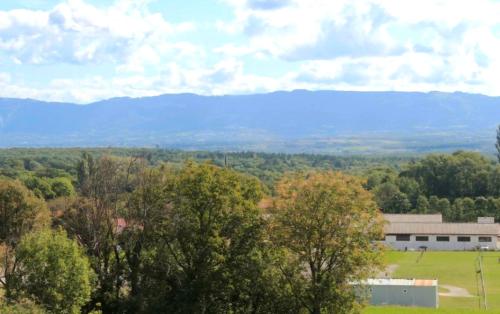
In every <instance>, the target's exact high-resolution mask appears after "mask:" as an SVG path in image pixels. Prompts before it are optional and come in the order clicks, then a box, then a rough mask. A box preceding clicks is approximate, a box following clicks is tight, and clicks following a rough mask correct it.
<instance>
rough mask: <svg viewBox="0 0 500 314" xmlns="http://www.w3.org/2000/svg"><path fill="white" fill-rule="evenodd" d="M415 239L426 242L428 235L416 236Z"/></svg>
mask: <svg viewBox="0 0 500 314" xmlns="http://www.w3.org/2000/svg"><path fill="white" fill-rule="evenodd" d="M415 240H417V241H422V242H427V241H429V237H428V236H416V238H415Z"/></svg>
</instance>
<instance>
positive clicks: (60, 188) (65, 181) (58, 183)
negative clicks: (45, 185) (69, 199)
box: [50, 177, 75, 197]
mask: <svg viewBox="0 0 500 314" xmlns="http://www.w3.org/2000/svg"><path fill="white" fill-rule="evenodd" d="M50 187H51V189H52V191H53V192H54V194H55V197H62V196H72V195H74V194H75V188H74V187H73V184H72V183H71V180H70V179H69V178H63V177H60V178H54V179H52V180H50Z"/></svg>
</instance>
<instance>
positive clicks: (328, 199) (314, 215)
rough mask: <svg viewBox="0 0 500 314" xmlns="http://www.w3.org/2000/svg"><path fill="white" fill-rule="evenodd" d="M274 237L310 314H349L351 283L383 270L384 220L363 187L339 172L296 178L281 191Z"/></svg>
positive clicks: (296, 292) (296, 295) (286, 274)
mask: <svg viewBox="0 0 500 314" xmlns="http://www.w3.org/2000/svg"><path fill="white" fill-rule="evenodd" d="M277 193H278V196H277V199H276V211H275V212H274V219H273V221H274V225H273V228H272V231H271V232H272V235H273V239H274V242H275V243H276V245H277V246H278V248H282V249H284V250H285V251H286V254H287V257H288V260H287V263H286V265H284V266H283V267H282V275H283V276H284V277H285V278H286V279H287V281H288V282H289V283H290V285H291V289H292V291H293V296H294V298H295V299H296V301H297V302H298V303H300V304H301V306H303V307H304V308H305V309H307V311H308V312H309V313H313V314H319V313H326V312H327V313H349V312H351V311H352V309H353V308H355V306H356V303H357V302H356V301H357V300H356V296H355V293H354V290H353V288H352V285H351V282H356V281H360V280H362V279H365V278H367V276H368V275H370V274H372V272H373V271H375V270H376V269H377V267H378V266H379V265H380V256H381V254H380V253H381V251H380V248H379V247H377V246H376V245H374V244H373V240H375V239H379V238H380V237H381V236H382V223H381V217H380V216H379V214H378V210H377V207H376V204H375V202H374V201H373V198H372V195H371V193H369V192H367V191H366V190H364V189H363V187H362V182H361V181H360V180H359V179H357V178H354V177H350V176H347V175H344V174H341V173H338V172H324V173H311V174H307V175H305V176H304V175H302V174H296V175H291V176H288V177H285V178H284V179H283V180H282V181H280V183H279V184H278V187H277Z"/></svg>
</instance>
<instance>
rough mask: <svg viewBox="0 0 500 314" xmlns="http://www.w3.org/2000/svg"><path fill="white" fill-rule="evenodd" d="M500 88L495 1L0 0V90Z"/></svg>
mask: <svg viewBox="0 0 500 314" xmlns="http://www.w3.org/2000/svg"><path fill="white" fill-rule="evenodd" d="M293 89H310V90H317V89H337V90H400V91H431V90H440V91H464V92H474V93H483V94H488V95H500V1H494V0H474V1H471V0H432V1H431V0H418V1H417V0H412V1H401V0H371V1H370V0H366V1H365V0H346V1H343V0H335V1H333V0H314V1H312V0H182V1H179V0H18V1H0V97H22V98H35V99H43V100H57V101H72V102H78V103H88V102H91V101H95V100H99V99H104V98H109V97H116V96H132V97H137V96H146V95H157V94H162V93H179V92H194V93H198V94H205V95H220V94H242V93H255V92H267V91H274V90H293Z"/></svg>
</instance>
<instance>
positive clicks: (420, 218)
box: [384, 214, 443, 223]
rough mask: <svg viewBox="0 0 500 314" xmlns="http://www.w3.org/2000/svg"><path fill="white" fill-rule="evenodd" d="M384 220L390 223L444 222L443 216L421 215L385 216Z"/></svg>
mask: <svg viewBox="0 0 500 314" xmlns="http://www.w3.org/2000/svg"><path fill="white" fill-rule="evenodd" d="M384 219H385V220H387V221H388V222H391V223H392V222H433V223H441V222H443V216H442V215H441V214H431V215H421V214H384Z"/></svg>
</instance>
